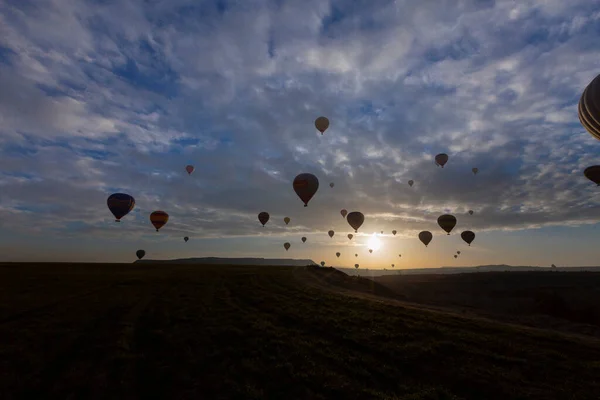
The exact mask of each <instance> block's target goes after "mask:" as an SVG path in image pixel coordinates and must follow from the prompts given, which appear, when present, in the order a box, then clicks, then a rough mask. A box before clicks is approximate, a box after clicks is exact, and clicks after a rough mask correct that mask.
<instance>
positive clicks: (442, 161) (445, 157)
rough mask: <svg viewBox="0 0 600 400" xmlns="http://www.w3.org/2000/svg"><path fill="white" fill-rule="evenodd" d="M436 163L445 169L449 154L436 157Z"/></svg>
mask: <svg viewBox="0 0 600 400" xmlns="http://www.w3.org/2000/svg"><path fill="white" fill-rule="evenodd" d="M435 162H436V164H438V165H439V166H440V167H442V168H444V165H446V163H447V162H448V154H445V153H440V154H438V155H437V156H435Z"/></svg>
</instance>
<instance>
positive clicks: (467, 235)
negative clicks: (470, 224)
mask: <svg viewBox="0 0 600 400" xmlns="http://www.w3.org/2000/svg"><path fill="white" fill-rule="evenodd" d="M460 237H461V238H462V240H464V241H465V242H467V244H468V245H469V246H470V245H471V242H472V241H473V240H475V233H473V232H471V231H464V232H463V233H461V234H460Z"/></svg>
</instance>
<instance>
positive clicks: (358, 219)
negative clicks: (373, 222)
mask: <svg viewBox="0 0 600 400" xmlns="http://www.w3.org/2000/svg"><path fill="white" fill-rule="evenodd" d="M346 221H348V223H349V224H350V226H351V227H353V228H354V232H358V228H360V226H361V225H362V224H363V222H365V216H364V215H363V213H361V212H359V211H352V212H351V213H350V214H348V216H347V217H346Z"/></svg>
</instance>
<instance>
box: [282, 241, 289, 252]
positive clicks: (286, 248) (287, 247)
mask: <svg viewBox="0 0 600 400" xmlns="http://www.w3.org/2000/svg"><path fill="white" fill-rule="evenodd" d="M290 246H291V244H289V243H288V242H285V243H284V244H283V247H285V251H288V250H289V249H290Z"/></svg>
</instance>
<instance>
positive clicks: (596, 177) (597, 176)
mask: <svg viewBox="0 0 600 400" xmlns="http://www.w3.org/2000/svg"><path fill="white" fill-rule="evenodd" d="M583 175H585V177H586V178H588V179H589V180H590V181H592V182H594V183H595V184H596V185H598V186H600V165H593V166H591V167H587V168H586V169H585V170H584V171H583Z"/></svg>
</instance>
